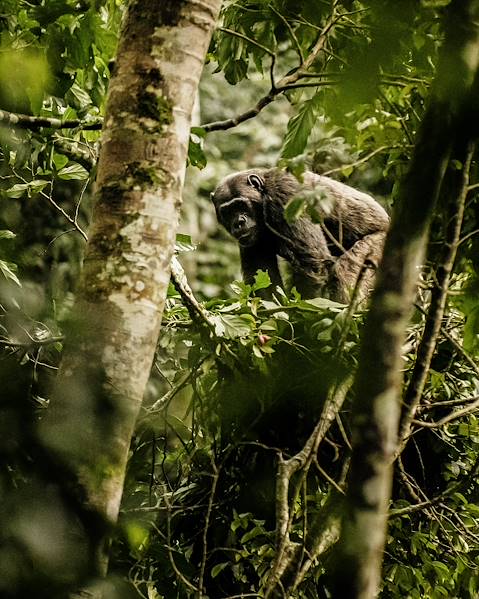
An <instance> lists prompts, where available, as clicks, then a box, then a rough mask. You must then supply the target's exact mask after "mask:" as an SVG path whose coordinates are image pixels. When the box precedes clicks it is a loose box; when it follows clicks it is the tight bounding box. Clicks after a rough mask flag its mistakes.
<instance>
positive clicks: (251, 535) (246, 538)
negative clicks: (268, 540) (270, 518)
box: [240, 526, 265, 543]
mask: <svg viewBox="0 0 479 599" xmlns="http://www.w3.org/2000/svg"><path fill="white" fill-rule="evenodd" d="M264 532H265V531H264V528H262V527H261V526H255V527H254V528H253V529H252V530H249V531H248V532H247V533H245V534H244V535H243V536H242V537H241V539H240V543H247V542H248V541H250V540H251V539H254V538H255V537H258V536H259V535H262V534H264Z"/></svg>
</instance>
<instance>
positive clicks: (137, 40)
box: [40, 0, 220, 576]
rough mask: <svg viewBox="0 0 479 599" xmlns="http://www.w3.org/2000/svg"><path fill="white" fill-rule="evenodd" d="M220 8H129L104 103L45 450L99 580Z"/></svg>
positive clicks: (195, 3) (163, 2)
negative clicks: (60, 476) (87, 226)
mask: <svg viewBox="0 0 479 599" xmlns="http://www.w3.org/2000/svg"><path fill="white" fill-rule="evenodd" d="M219 8H220V0H201V1H199V0H182V1H181V2H177V1H175V0H154V1H151V2H144V1H142V0H130V2H129V4H128V8H127V12H126V15H125V19H124V23H123V27H122V32H121V36H120V43H119V48H118V55H117V60H116V64H115V67H114V72H113V76H112V79H111V82H110V87H109V91H108V100H107V108H106V116H105V123H104V130H103V137H102V145H101V152H100V157H99V166H98V174H97V181H96V194H95V205H94V210H93V217H92V223H91V230H90V235H89V242H88V246H87V249H86V255H85V260H84V267H83V273H82V276H81V280H80V281H79V285H78V290H77V294H76V301H75V305H74V308H73V317H72V322H71V326H70V329H69V332H68V333H67V343H66V348H65V353H64V357H63V361H62V365H61V368H60V372H59V375H58V379H57V382H56V387H55V392H54V394H53V398H52V400H51V405H50V407H49V410H48V413H47V416H46V417H45V419H44V421H43V423H42V426H41V429H40V438H41V441H42V443H43V445H44V446H45V447H46V448H47V450H48V454H49V455H50V456H53V457H52V463H55V464H56V466H58V467H59V468H60V469H61V471H62V472H63V473H65V476H64V480H63V482H65V477H66V478H68V479H69V484H68V495H69V497H74V502H76V505H77V507H78V512H79V516H80V518H81V520H82V523H83V525H84V528H85V531H86V537H87V539H88V541H89V552H90V554H89V557H90V572H89V574H90V575H92V576H104V575H105V573H106V570H107V565H108V531H109V530H110V529H111V527H112V526H113V525H114V524H115V523H116V521H117V517H118V512H119V507H120V500H121V495H122V490H123V484H124V477H125V468H126V463H127V457H128V451H129V446H130V440H131V437H132V434H133V430H134V425H135V420H136V417H137V414H138V411H139V408H140V405H141V402H142V397H143V393H144V390H145V386H146V384H147V381H148V377H149V374H150V369H151V364H152V360H153V356H154V352H155V347H156V342H157V338H158V333H159V328H160V323H161V316H162V312H163V307H164V302H165V298H166V292H167V287H168V282H169V277H170V260H171V257H172V252H173V248H174V243H175V232H176V226H177V220H178V213H179V208H180V203H181V192H182V187H183V180H184V172H185V165H186V156H187V148H188V141H189V130H190V119H191V114H192V110H193V102H194V98H195V95H196V91H197V88H198V82H199V78H200V75H201V71H202V68H203V63H204V59H205V55H206V51H207V48H208V44H209V41H210V37H211V33H212V30H213V27H214V25H215V21H216V18H217V14H218V11H219Z"/></svg>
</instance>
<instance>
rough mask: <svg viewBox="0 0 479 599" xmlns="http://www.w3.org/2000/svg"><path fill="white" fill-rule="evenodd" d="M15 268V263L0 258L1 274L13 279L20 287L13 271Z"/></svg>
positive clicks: (10, 279)
mask: <svg viewBox="0 0 479 599" xmlns="http://www.w3.org/2000/svg"><path fill="white" fill-rule="evenodd" d="M16 269H17V265H16V264H13V263H12V262H5V260H0V272H1V273H2V274H3V276H4V277H5V278H6V279H7V280H9V281H13V282H14V283H16V284H17V285H18V286H19V287H21V286H22V284H21V283H20V281H19V279H18V277H17V275H16V274H15V273H14V272H13V271H14V270H16Z"/></svg>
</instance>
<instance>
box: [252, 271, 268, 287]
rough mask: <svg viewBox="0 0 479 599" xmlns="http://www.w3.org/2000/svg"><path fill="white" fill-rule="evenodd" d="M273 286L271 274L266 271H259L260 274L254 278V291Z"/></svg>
mask: <svg viewBox="0 0 479 599" xmlns="http://www.w3.org/2000/svg"><path fill="white" fill-rule="evenodd" d="M270 285H271V279H270V277H269V274H268V273H267V272H266V271H264V270H258V272H257V273H256V274H255V276H254V285H253V290H254V291H258V289H266V288H267V287H269V286H270Z"/></svg>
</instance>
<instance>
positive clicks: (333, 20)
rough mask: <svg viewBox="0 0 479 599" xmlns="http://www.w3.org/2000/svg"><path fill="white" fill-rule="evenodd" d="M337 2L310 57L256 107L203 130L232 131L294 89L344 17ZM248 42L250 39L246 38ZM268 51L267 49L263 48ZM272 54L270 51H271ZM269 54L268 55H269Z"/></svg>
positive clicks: (214, 123)
mask: <svg viewBox="0 0 479 599" xmlns="http://www.w3.org/2000/svg"><path fill="white" fill-rule="evenodd" d="M336 6H337V2H335V3H334V5H333V10H332V12H331V15H330V16H329V18H328V20H327V21H326V24H325V25H324V27H323V28H322V29H321V32H320V34H319V36H318V39H317V40H316V43H315V45H314V47H313V49H312V50H311V52H310V53H309V55H308V56H307V57H306V58H305V59H304V60H303V61H302V62H301V64H300V65H299V66H298V67H297V68H296V69H295V70H294V71H293V72H292V73H290V74H289V75H285V76H284V77H283V78H282V79H280V80H279V81H278V83H277V84H275V83H274V81H273V82H272V85H271V89H270V90H269V92H268V93H267V94H266V95H265V96H263V97H262V98H260V99H259V100H258V102H257V103H256V105H255V106H254V107H253V108H250V109H249V110H246V111H245V112H243V113H241V114H239V115H237V116H236V117H233V118H230V119H225V120H224V121H214V122H211V123H206V124H204V125H201V127H202V129H204V130H205V131H207V132H208V131H224V130H226V129H231V128H232V127H236V126H237V125H239V124H241V123H244V122H245V121H247V120H249V119H252V118H254V117H255V116H256V115H257V114H259V113H260V112H261V111H262V110H263V108H265V107H266V106H268V104H271V102H272V101H273V100H274V99H275V97H276V96H277V95H279V94H281V93H283V92H284V91H285V90H287V89H292V87H291V86H295V87H296V83H297V81H298V80H299V79H300V78H301V77H302V75H301V73H302V72H303V71H307V70H308V69H309V68H310V67H311V65H312V64H313V63H314V61H315V60H316V58H317V57H318V56H319V54H320V53H321V52H322V51H323V50H324V46H325V44H326V41H327V36H328V33H329V32H330V31H331V29H332V28H333V27H334V26H335V25H336V24H337V23H338V22H339V21H340V19H341V18H342V15H338V14H337V13H336ZM238 35H239V37H242V36H241V34H238ZM246 39H247V40H248V41H250V40H249V38H246ZM263 49H264V50H265V51H266V48H265V47H263ZM269 52H270V51H269ZM269 52H268V53H269Z"/></svg>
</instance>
